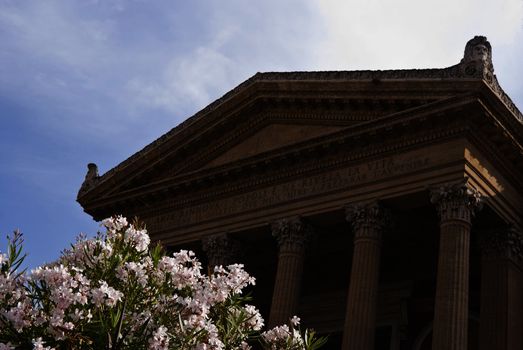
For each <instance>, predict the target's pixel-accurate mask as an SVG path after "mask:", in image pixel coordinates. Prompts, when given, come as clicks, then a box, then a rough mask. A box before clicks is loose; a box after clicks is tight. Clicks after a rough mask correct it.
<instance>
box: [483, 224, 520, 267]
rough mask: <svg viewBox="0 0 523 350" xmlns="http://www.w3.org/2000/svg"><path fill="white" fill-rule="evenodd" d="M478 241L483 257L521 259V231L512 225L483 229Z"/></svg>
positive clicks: (518, 260)
mask: <svg viewBox="0 0 523 350" xmlns="http://www.w3.org/2000/svg"><path fill="white" fill-rule="evenodd" d="M479 243H480V248H481V254H482V256H483V258H484V259H496V258H501V259H512V260H514V261H517V262H522V261H523V233H522V232H521V231H520V230H518V229H517V228H515V227H514V226H508V227H503V228H499V229H491V230H485V231H483V232H481V235H480V241H479Z"/></svg>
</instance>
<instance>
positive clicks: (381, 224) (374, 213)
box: [345, 201, 392, 238]
mask: <svg viewBox="0 0 523 350" xmlns="http://www.w3.org/2000/svg"><path fill="white" fill-rule="evenodd" d="M345 215H346V219H347V221H348V222H350V223H351V225H352V228H353V229H354V232H355V235H356V237H355V238H381V233H382V231H383V229H384V228H385V227H387V226H389V225H390V224H391V223H392V218H391V215H390V211H389V210H388V209H387V208H385V207H383V206H382V205H381V204H379V203H378V201H373V202H362V203H354V204H349V205H347V206H346V207H345ZM362 228H371V229H372V230H365V229H363V230H362ZM374 236H375V237H374Z"/></svg>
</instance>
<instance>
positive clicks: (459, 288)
mask: <svg viewBox="0 0 523 350" xmlns="http://www.w3.org/2000/svg"><path fill="white" fill-rule="evenodd" d="M431 200H432V202H433V203H434V204H435V205H436V207H437V209H438V214H439V217H440V245H439V257H438V273H437V285H436V298H435V299H436V300H435V306H434V329H433V337H432V349H433V350H465V349H467V336H468V300H469V249H470V228H471V219H472V215H473V213H474V210H475V209H476V208H477V207H478V206H479V203H480V196H479V193H478V192H477V191H475V190H472V189H470V188H468V187H467V186H466V184H465V183H459V184H452V185H446V186H443V187H441V188H438V189H435V190H433V191H432V193H431Z"/></svg>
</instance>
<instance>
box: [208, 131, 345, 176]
mask: <svg viewBox="0 0 523 350" xmlns="http://www.w3.org/2000/svg"><path fill="white" fill-rule="evenodd" d="M341 129H343V126H326V125H303V124H302V125H296V124H270V125H267V126H265V127H263V128H262V129H260V130H258V131H256V132H255V133H254V134H252V135H250V136H249V137H248V138H247V139H245V140H243V141H241V142H239V143H238V144H236V145H234V146H233V147H232V148H230V149H228V150H226V151H224V152H223V153H222V154H220V155H219V156H217V157H216V158H214V159H213V160H211V161H210V162H209V163H207V164H206V165H205V166H203V167H202V168H211V167H215V166H220V165H224V164H227V163H232V162H235V161H239V160H241V159H244V158H249V157H252V156H255V155H259V154H262V153H265V152H268V151H273V150H276V149H278V148H281V147H285V146H289V145H292V144H295V143H299V142H303V141H306V140H308V139H312V138H315V137H318V136H322V135H326V134H329V133H331V132H335V131H338V130H341Z"/></svg>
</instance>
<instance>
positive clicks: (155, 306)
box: [0, 216, 306, 350]
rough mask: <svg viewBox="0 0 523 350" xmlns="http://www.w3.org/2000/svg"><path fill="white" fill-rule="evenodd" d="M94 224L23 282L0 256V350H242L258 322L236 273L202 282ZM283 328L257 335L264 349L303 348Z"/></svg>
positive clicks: (131, 232)
mask: <svg viewBox="0 0 523 350" xmlns="http://www.w3.org/2000/svg"><path fill="white" fill-rule="evenodd" d="M102 224H103V226H104V227H105V228H106V232H105V233H99V234H98V236H97V237H95V238H93V239H90V240H88V239H85V238H80V239H78V240H77V242H76V243H75V244H74V245H73V246H72V247H71V249H69V250H67V251H64V253H63V255H62V257H61V258H60V259H59V260H58V261H57V262H56V263H54V264H51V265H48V266H43V267H39V268H37V269H35V270H33V271H32V272H31V273H30V274H28V275H25V274H17V273H15V272H14V271H12V270H11V269H10V268H8V267H9V266H8V264H9V257H8V256H7V255H4V254H0V350H3V349H15V348H19V347H20V348H27V347H32V348H33V349H42V350H43V349H46V350H51V349H57V348H70V346H71V344H76V345H75V346H78V348H84V347H86V348H94V349H97V348H107V349H111V348H121V349H135V348H143V349H162V350H163V349H200V350H210V349H216V350H219V349H225V348H227V349H231V348H237V349H249V348H250V345H249V342H250V341H252V339H251V338H250V337H251V336H252V335H255V334H256V332H258V331H260V330H261V329H262V327H263V319H262V317H261V315H260V313H259V311H258V310H257V309H256V308H255V307H254V306H252V305H246V304H244V298H243V297H242V290H243V289H245V288H246V287H248V286H249V285H254V283H255V280H254V278H253V277H251V276H250V275H249V274H248V273H247V272H245V270H244V268H243V265H240V264H234V265H230V266H227V267H222V266H218V267H216V268H215V270H214V273H213V274H211V275H206V274H202V267H201V264H200V262H199V261H198V260H197V259H196V258H195V256H194V253H193V252H190V251H184V250H182V251H180V252H178V253H174V254H173V255H172V256H164V255H163V253H161V251H160V250H158V249H151V250H150V249H149V245H150V238H149V236H148V235H147V231H146V230H145V229H143V228H139V227H137V226H136V225H132V224H129V222H128V221H127V220H126V219H125V218H124V217H121V216H119V217H114V218H109V219H106V220H103V223H102ZM11 260H12V259H11ZM292 322H293V323H292V327H291V328H292V329H290V328H289V327H288V326H281V327H276V328H274V329H273V330H270V331H267V332H265V333H263V335H262V337H263V339H264V340H265V342H264V345H265V346H266V347H268V348H270V349H305V348H306V347H305V346H304V341H303V339H302V338H301V335H300V333H299V332H298V331H297V330H296V327H297V326H298V324H299V319H297V318H295V319H293V320H292ZM289 345H291V347H289ZM297 346H298V347H297ZM73 348H75V347H73Z"/></svg>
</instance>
